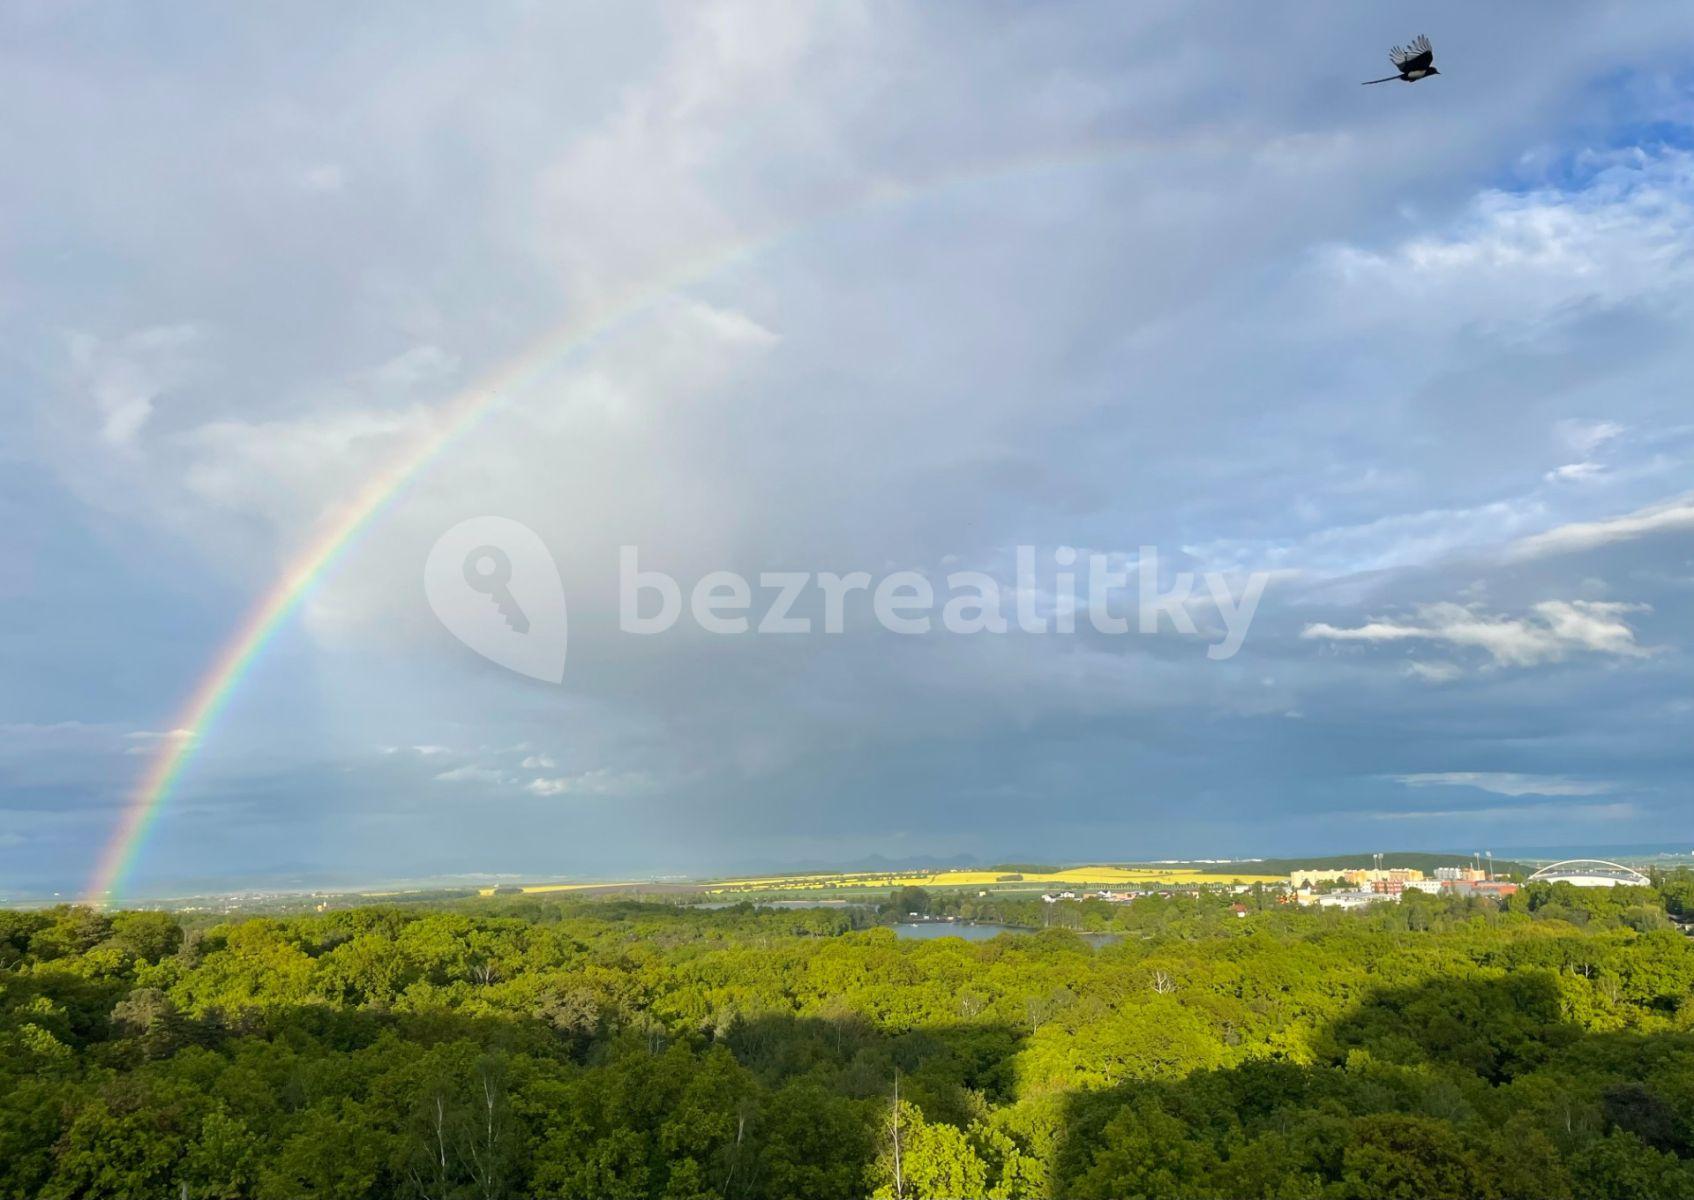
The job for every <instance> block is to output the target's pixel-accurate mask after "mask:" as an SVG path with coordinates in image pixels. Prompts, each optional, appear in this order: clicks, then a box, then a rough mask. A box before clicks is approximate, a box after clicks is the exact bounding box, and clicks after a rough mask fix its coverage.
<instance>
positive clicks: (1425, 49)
mask: <svg viewBox="0 0 1694 1200" xmlns="http://www.w3.org/2000/svg"><path fill="white" fill-rule="evenodd" d="M1388 61H1389V62H1391V63H1393V64H1394V65H1395V67H1397V68H1398V69H1399V70H1401V71H1403V72H1411V71H1427V70H1429V68H1430V66H1431V65H1432V64H1433V63H1434V62H1435V50H1434V48H1433V47H1432V46H1430V44H1429V39H1428V38H1427V37H1424V36H1422V35H1421V34H1420V35H1419V36H1418V39H1417V40H1416V41H1414V42H1413V43H1412V44H1411V45H1409V46H1396V47H1394V49H1392V50H1390V51H1389V52H1388Z"/></svg>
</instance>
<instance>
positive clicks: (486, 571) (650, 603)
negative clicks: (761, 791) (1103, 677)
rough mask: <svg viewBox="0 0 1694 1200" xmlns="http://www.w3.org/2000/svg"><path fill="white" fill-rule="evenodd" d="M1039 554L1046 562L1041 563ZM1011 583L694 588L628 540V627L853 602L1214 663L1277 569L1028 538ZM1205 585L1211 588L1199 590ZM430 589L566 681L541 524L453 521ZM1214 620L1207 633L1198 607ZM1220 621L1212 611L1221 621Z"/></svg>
mask: <svg viewBox="0 0 1694 1200" xmlns="http://www.w3.org/2000/svg"><path fill="white" fill-rule="evenodd" d="M1038 563H1039V564H1040V566H1041V567H1042V568H1043V570H1041V571H1038V570H1037V566H1038ZM1013 574H1014V577H1013V579H1012V580H1011V581H1010V582H1009V583H1003V582H1002V581H1001V580H1000V579H999V578H997V577H995V576H994V575H991V574H989V573H987V572H985V571H953V572H950V573H948V574H946V575H944V576H940V577H939V578H933V577H931V576H930V575H928V574H925V573H924V572H921V571H912V570H906V571H893V572H890V573H888V574H886V575H883V576H882V577H880V578H875V577H873V576H872V575H871V574H870V573H869V572H868V571H851V572H847V573H845V574H837V573H835V572H832V571H816V572H812V571H763V572H760V573H759V574H758V576H757V577H756V582H755V581H754V580H750V579H748V578H747V577H746V576H744V575H742V574H740V573H738V572H735V571H727V570H724V571H711V572H708V573H707V574H705V575H703V576H701V577H700V578H699V579H697V580H696V581H695V582H694V584H693V586H692V587H690V588H688V589H687V590H686V604H685V603H684V598H685V591H684V588H683V585H682V584H681V583H680V582H679V581H678V580H677V579H676V578H675V577H674V576H672V575H670V574H668V573H666V572H663V571H654V570H644V569H642V567H641V565H640V549H639V547H636V546H623V547H621V548H620V549H619V553H618V563H617V579H618V629H619V631H620V632H622V633H625V634H630V635H634V636H638V637H653V636H658V635H661V634H665V633H668V632H670V631H671V630H673V629H675V628H677V626H678V625H679V624H682V623H683V620H684V616H685V614H686V616H687V618H688V620H689V622H690V623H692V624H693V625H694V626H695V627H696V628H698V629H699V630H700V631H702V632H704V633H708V634H713V635H717V636H724V637H741V636H751V635H755V634H768V635H776V636H789V637H792V636H795V635H802V636H803V635H808V634H823V635H826V636H833V635H839V634H843V633H845V632H846V631H847V629H848V627H849V625H850V624H858V625H860V626H861V627H862V625H863V622H862V620H861V621H858V622H853V621H850V619H849V613H850V611H851V612H852V613H853V614H855V615H859V614H863V613H864V612H865V611H866V610H868V614H869V617H870V618H871V620H872V621H874V623H875V624H876V625H877V626H880V627H881V628H882V629H884V630H886V631H887V632H889V633H892V634H898V635H902V636H924V635H931V634H935V633H937V632H940V633H946V634H952V635H957V636H975V635H981V634H1006V633H1012V632H1014V631H1015V632H1017V633H1020V634H1075V633H1077V632H1078V630H1079V629H1081V628H1083V625H1084V623H1086V627H1087V628H1088V629H1092V630H1093V631H1094V632H1095V633H1097V634H1102V635H1107V636H1122V635H1126V634H1131V633H1136V634H1140V635H1143V636H1157V635H1160V634H1164V633H1167V632H1169V633H1174V634H1176V635H1178V636H1181V637H1186V638H1193V639H1197V640H1202V641H1204V642H1205V644H1206V657H1207V658H1208V659H1210V660H1212V661H1214V662H1218V661H1223V660H1225V659H1229V658H1233V657H1234V656H1235V655H1236V653H1237V652H1239V651H1240V649H1241V647H1242V645H1243V643H1244V642H1245V641H1246V638H1247V633H1248V630H1249V628H1250V627H1251V625H1252V622H1253V617H1254V615H1255V614H1256V613H1257V611H1258V607H1259V601H1260V599H1261V598H1262V597H1263V596H1264V592H1265V588H1266V586H1267V585H1268V583H1269V580H1270V577H1269V575H1268V574H1266V573H1265V572H1262V571H1259V572H1253V573H1251V574H1248V575H1244V576H1240V577H1238V579H1239V581H1240V584H1241V587H1240V590H1239V591H1237V590H1236V589H1235V587H1234V586H1233V583H1232V580H1231V578H1230V577H1229V576H1226V575H1224V574H1223V573H1221V572H1216V571H1213V572H1206V573H1205V574H1196V573H1195V572H1191V571H1182V572H1176V573H1174V574H1173V575H1172V576H1171V577H1170V579H1169V581H1168V583H1167V582H1162V581H1161V578H1160V573H1159V553H1158V550H1157V548H1156V547H1152V546H1143V547H1141V548H1140V550H1139V552H1138V554H1137V556H1136V557H1135V558H1134V559H1133V560H1129V559H1126V558H1125V557H1124V556H1122V555H1118V556H1112V555H1106V554H1090V555H1088V556H1087V557H1086V559H1084V558H1082V557H1081V556H1080V555H1078V553H1077V552H1076V551H1075V550H1073V549H1071V548H1070V547H1067V546H1061V547H1059V548H1058V549H1057V550H1054V551H1052V552H1051V554H1050V555H1049V556H1047V557H1046V558H1045V559H1044V560H1043V559H1042V558H1041V557H1040V556H1039V555H1038V553H1037V551H1036V548H1035V547H1033V546H1019V547H1018V548H1017V550H1016V554H1015V569H1014V573H1013ZM1202 582H1203V583H1204V585H1205V590H1204V592H1203V593H1202V592H1201V591H1200V589H1199V587H1198V586H1197V585H1198V584H1200V583H1202ZM424 591H425V594H426V595H427V596H428V597H429V603H430V607H431V608H433V609H434V610H435V614H436V616H437V617H439V618H440V619H441V623H442V624H443V625H445V626H447V628H448V630H449V631H450V632H451V633H452V634H453V635H454V636H455V637H457V638H458V639H459V640H460V641H461V642H463V643H464V644H465V645H467V646H469V647H470V648H471V649H472V650H474V651H476V652H477V653H478V654H480V655H482V656H483V657H484V658H487V659H489V660H490V661H492V662H496V663H499V664H500V665H501V666H504V667H507V668H509V669H511V670H514V671H517V672H519V673H520V674H523V675H528V676H530V677H531V678H533V679H545V680H549V681H552V682H555V683H557V682H559V681H560V680H561V679H562V678H563V676H564V662H565V640H566V639H565V598H564V592H563V589H562V587H561V586H560V583H559V572H558V568H557V567H556V566H555V565H554V562H553V558H552V556H551V555H550V554H548V552H547V548H546V546H545V545H544V544H543V543H542V541H541V539H540V538H539V537H538V536H537V535H536V534H535V532H534V531H533V530H531V529H529V528H528V527H526V526H524V525H521V524H519V523H518V522H516V521H511V520H507V519H505V518H502V517H478V518H476V519H475V520H471V521H465V522H462V523H461V524H459V525H456V526H454V527H453V528H452V529H450V530H448V531H447V533H445V534H443V535H442V537H441V539H440V540H439V541H437V542H436V544H435V548H434V549H433V550H431V552H430V555H429V560H428V562H427V563H426V565H425V568H424ZM1197 612H1198V613H1199V614H1201V616H1202V617H1203V618H1205V625H1206V629H1205V631H1204V632H1202V628H1201V622H1200V621H1199V620H1197V619H1196V613H1197ZM1213 617H1215V620H1213V619H1212V618H1213Z"/></svg>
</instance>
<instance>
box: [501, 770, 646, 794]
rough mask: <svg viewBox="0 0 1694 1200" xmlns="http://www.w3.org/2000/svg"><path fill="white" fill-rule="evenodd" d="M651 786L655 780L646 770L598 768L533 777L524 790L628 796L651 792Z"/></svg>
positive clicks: (536, 792)
mask: <svg viewBox="0 0 1694 1200" xmlns="http://www.w3.org/2000/svg"><path fill="white" fill-rule="evenodd" d="M652 787H653V779H652V777H651V776H650V775H648V774H647V773H646V772H644V771H613V770H609V769H607V768H598V769H596V770H592V771H584V772H583V773H581V774H580V775H560V776H553V777H551V778H549V777H540V778H536V779H532V780H530V781H529V782H528V783H527V784H525V785H524V790H525V791H527V792H529V793H531V794H532V795H536V796H564V795H581V796H628V795H634V794H636V793H640V792H646V791H649V790H651V789H652Z"/></svg>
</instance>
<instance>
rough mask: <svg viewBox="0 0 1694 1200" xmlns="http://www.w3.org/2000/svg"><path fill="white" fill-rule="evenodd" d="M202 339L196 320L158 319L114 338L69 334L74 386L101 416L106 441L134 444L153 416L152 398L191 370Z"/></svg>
mask: <svg viewBox="0 0 1694 1200" xmlns="http://www.w3.org/2000/svg"><path fill="white" fill-rule="evenodd" d="M201 340H202V331H201V329H200V326H198V325H196V324H180V325H158V326H153V327H151V328H147V329H139V330H136V331H135V332H133V333H128V334H125V335H123V336H122V337H119V338H114V339H110V340H106V339H101V338H98V337H95V336H94V335H93V334H88V333H72V334H70V335H69V349H70V358H71V366H72V371H73V375H74V378H75V381H76V386H77V387H78V388H79V389H80V390H81V391H82V392H83V393H84V395H85V396H86V398H87V400H88V401H89V402H90V403H92V405H93V406H94V408H95V410H96V412H97V414H98V416H99V436H100V439H101V440H102V441H103V442H105V443H106V444H107V445H108V446H111V447H114V448H117V449H125V448H128V447H130V446H131V445H133V443H134V442H135V440H136V438H137V437H138V436H139V435H140V433H141V431H142V428H143V427H144V426H145V425H146V424H147V422H148V421H149V419H150V418H151V417H152V416H153V405H154V401H156V400H157V399H158V398H159V397H160V395H162V394H163V393H164V392H166V391H167V390H169V389H170V388H172V387H174V386H176V385H177V384H178V383H180V382H182V380H183V379H184V378H185V377H186V376H187V373H188V370H189V367H190V365H191V362H192V359H191V354H192V352H193V351H194V350H195V349H196V348H197V347H198V346H199V344H200V342H201Z"/></svg>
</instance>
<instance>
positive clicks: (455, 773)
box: [435, 763, 508, 783]
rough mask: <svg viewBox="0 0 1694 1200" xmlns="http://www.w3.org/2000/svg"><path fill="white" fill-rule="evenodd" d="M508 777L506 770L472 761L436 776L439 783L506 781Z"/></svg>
mask: <svg viewBox="0 0 1694 1200" xmlns="http://www.w3.org/2000/svg"><path fill="white" fill-rule="evenodd" d="M507 778H508V777H507V775H506V773H505V772H504V771H501V770H498V769H496V768H494V767H479V766H476V765H474V764H470V763H467V764H466V765H464V766H461V767H453V768H451V769H450V770H446V771H442V772H441V773H440V774H438V775H436V776H435V779H436V782H438V783H505V782H506V781H507Z"/></svg>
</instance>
